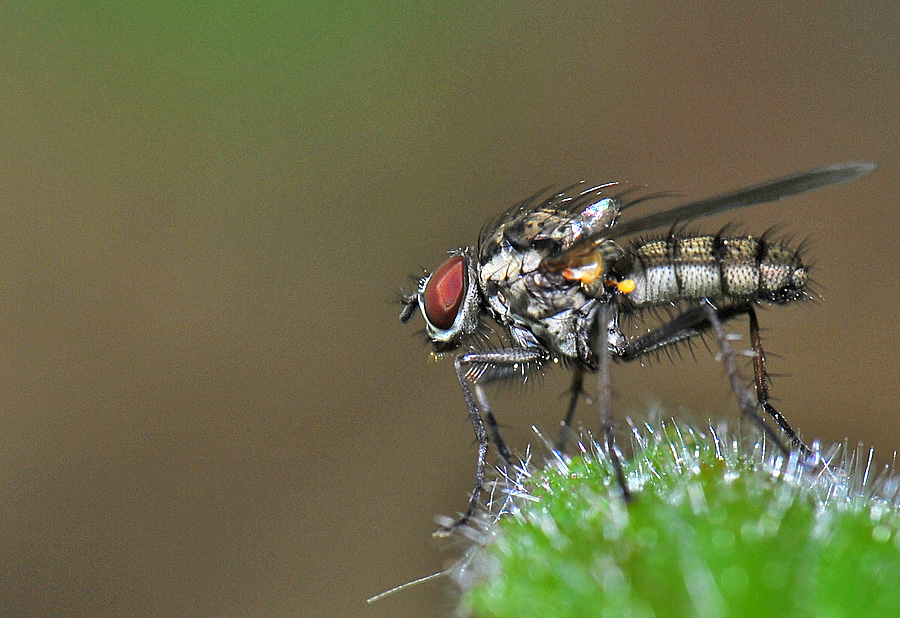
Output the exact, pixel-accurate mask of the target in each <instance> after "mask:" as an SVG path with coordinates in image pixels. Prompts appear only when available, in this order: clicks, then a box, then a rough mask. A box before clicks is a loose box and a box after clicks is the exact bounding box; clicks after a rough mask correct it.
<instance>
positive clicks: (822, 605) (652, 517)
mask: <svg viewBox="0 0 900 618" xmlns="http://www.w3.org/2000/svg"><path fill="white" fill-rule="evenodd" d="M634 442H635V455H634V457H633V458H632V459H631V460H630V461H629V462H628V463H627V469H626V471H627V475H628V482H629V486H630V487H631V488H633V489H634V490H635V497H634V499H633V500H632V501H631V502H629V503H628V504H626V503H625V502H623V500H622V497H621V493H620V491H619V488H618V487H617V485H616V483H615V480H614V476H613V474H612V471H611V468H610V465H609V462H608V460H607V459H606V457H605V456H604V455H603V452H602V449H599V448H597V447H596V446H595V445H594V444H593V443H592V442H590V441H588V446H587V447H584V446H582V449H581V450H582V454H581V455H580V456H577V457H574V458H568V457H562V456H559V455H556V454H554V456H551V457H550V461H549V462H548V464H547V465H546V466H544V467H543V468H542V469H535V468H533V467H532V466H531V465H530V464H527V465H524V466H523V467H522V469H520V470H519V471H518V474H517V475H516V478H515V479H512V480H511V481H509V482H503V481H501V482H500V483H498V484H497V488H498V489H497V491H496V492H495V496H494V499H493V500H492V505H493V509H492V510H493V511H494V512H493V514H485V516H484V517H483V518H482V520H481V525H480V526H479V527H475V528H470V529H469V530H468V536H469V537H470V538H472V539H474V540H475V541H476V543H475V546H474V547H473V548H472V549H471V550H470V551H469V552H468V553H467V555H466V557H465V558H464V559H463V560H461V561H460V563H459V564H458V565H457V567H456V568H455V570H454V573H455V574H456V576H457V580H458V582H459V583H460V586H461V587H462V589H463V591H464V592H463V595H462V605H461V608H460V613H461V614H463V615H475V616H479V617H480V618H500V617H510V618H513V617H514V618H528V617H530V616H539V617H541V618H563V617H569V616H571V617H573V618H574V617H578V618H585V617H586V616H609V617H614V616H629V617H648V618H649V617H656V618H663V617H666V616H679V617H680V616H698V617H716V616H723V617H724V616H741V617H753V616H765V617H766V618H773V617H777V616H827V617H832V616H858V617H863V616H865V617H869V616H900V534H898V528H900V508H898V483H897V480H896V479H895V477H894V476H893V475H892V474H891V473H890V471H889V470H885V471H883V472H882V473H881V474H879V475H877V478H875V475H874V474H872V471H871V470H870V469H869V468H870V466H869V459H868V458H867V457H861V456H860V455H861V451H853V452H849V453H848V451H847V450H846V449H844V450H843V453H842V454H840V455H838V456H837V457H833V456H834V455H835V452H836V451H832V452H831V453H827V454H825V455H823V457H825V459H826V460H827V459H829V458H831V462H830V465H828V466H827V467H823V466H819V467H818V468H811V467H810V466H809V465H805V464H801V462H800V461H799V459H798V458H797V457H796V456H792V457H788V458H785V457H783V456H782V455H781V454H780V453H777V452H773V451H771V450H769V449H766V448H765V446H760V445H759V444H758V443H753V442H751V443H750V444H747V443H745V442H744V441H742V440H740V439H738V438H736V437H733V436H730V435H727V434H725V433H723V432H722V431H719V432H718V433H717V432H715V431H713V430H711V429H709V430H705V431H696V430H694V429H692V428H690V427H687V426H684V425H680V424H676V423H671V424H669V425H668V426H667V425H663V426H662V427H661V428H660V429H658V430H656V431H652V430H650V429H649V428H646V429H645V430H643V431H641V432H635V440H634ZM838 450H840V449H838ZM506 486H511V487H512V490H511V491H508V492H504V491H501V490H500V488H502V487H506ZM501 494H503V495H501ZM499 511H502V512H503V516H502V517H499V518H498V517H497V514H498V512H499ZM494 520H496V521H494ZM488 522H493V523H488Z"/></svg>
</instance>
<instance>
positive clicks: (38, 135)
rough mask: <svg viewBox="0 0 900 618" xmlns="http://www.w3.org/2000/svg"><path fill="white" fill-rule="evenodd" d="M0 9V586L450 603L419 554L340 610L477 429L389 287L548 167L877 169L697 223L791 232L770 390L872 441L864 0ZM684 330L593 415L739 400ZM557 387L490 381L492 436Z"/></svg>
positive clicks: (202, 604) (890, 116) (890, 387)
mask: <svg viewBox="0 0 900 618" xmlns="http://www.w3.org/2000/svg"><path fill="white" fill-rule="evenodd" d="M20 4H21V6H19V7H16V6H14V5H13V6H9V7H6V8H4V9H2V13H0V153H2V154H0V156H2V165H0V174H2V182H0V264H2V265H3V268H2V275H0V342H2V351H3V353H2V354H0V366H2V369H3V371H2V374H0V376H2V377H0V384H2V388H3V393H4V397H3V400H2V408H0V492H2V493H0V495H2V503H3V505H4V508H3V509H2V510H0V573H2V574H3V576H2V582H3V583H2V585H0V615H2V616H76V615H79V616H215V617H222V616H235V617H238V616H341V617H344V616H370V617H372V618H375V617H378V616H424V615H428V616H435V615H442V614H443V613H445V612H446V611H449V607H450V606H449V602H448V601H447V600H446V591H445V587H446V586H447V585H448V584H447V583H446V582H442V583H431V584H426V585H423V586H421V587H418V588H415V589H413V590H410V591H407V592H403V593H401V594H399V595H395V596H393V597H391V598H388V599H386V600H384V601H381V602H380V603H378V604H377V605H374V606H366V605H365V602H364V599H365V598H366V597H367V596H370V595H372V594H375V593H377V592H380V591H381V590H384V589H385V588H388V587H390V586H393V585H395V584H398V583H401V582H404V581H407V580H410V579H413V578H416V577H419V576H422V575H426V574H428V573H431V572H434V571H437V570H439V569H441V568H442V566H443V565H444V564H445V562H446V561H447V560H450V559H451V558H452V557H453V553H452V551H446V545H442V544H440V543H437V542H434V541H433V540H432V539H431V537H430V534H431V532H432V530H433V529H434V523H433V518H434V516H435V515H436V514H438V513H442V514H452V513H454V512H455V511H456V510H457V509H459V508H461V507H462V506H463V505H464V502H465V499H466V495H467V492H468V491H469V488H470V485H471V476H472V472H473V464H474V456H475V452H474V449H473V448H472V433H471V428H470V426H469V425H468V421H467V419H466V414H465V409H464V406H463V402H462V397H461V395H460V393H459V392H458V386H457V385H456V384H455V378H454V375H453V368H452V364H451V363H450V362H449V361H447V362H443V363H439V364H435V363H432V362H429V358H428V350H427V348H425V347H424V346H423V345H422V343H421V341H420V339H419V338H418V337H417V336H415V335H414V334H413V333H414V331H417V330H419V329H420V328H421V317H418V316H417V317H416V319H415V322H414V325H412V326H407V327H403V326H402V325H400V324H399V322H398V320H397V315H398V313H399V307H398V306H396V305H394V304H392V303H391V299H392V298H393V297H394V294H395V292H396V291H397V289H398V288H399V287H400V286H401V285H407V286H408V285H409V283H408V279H407V275H409V274H410V273H415V272H417V270H418V268H419V267H420V266H424V267H427V268H433V267H435V266H436V265H437V264H438V263H439V262H440V261H441V260H442V258H443V256H444V251H446V250H447V249H450V248H454V247H457V246H461V245H466V244H469V243H472V242H473V241H474V239H475V237H476V234H477V232H478V229H479V227H480V225H481V223H482V222H484V221H486V220H487V219H488V218H489V217H490V216H492V215H493V214H495V213H496V212H497V211H498V210H500V209H502V208H505V207H506V206H508V205H509V204H511V203H512V202H514V201H516V200H518V199H520V198H522V197H524V196H526V195H528V194H530V193H531V192H532V191H534V190H536V189H538V188H540V187H543V186H546V185H549V184H553V183H563V182H572V181H574V180H577V179H581V178H585V179H589V180H596V181H604V180H611V179H627V180H631V181H634V182H642V183H647V184H649V185H650V186H651V187H654V188H658V189H679V190H682V191H684V192H686V193H688V194H690V195H692V196H694V197H699V196H704V195H709V194H712V193H716V192H720V191H723V190H728V189H734V188H737V187H741V186H744V185H747V184H751V183H755V182H758V181H761V180H764V179H768V178H771V177H776V176H779V175H784V174H786V173H790V172H796V171H800V170H803V169H806V168H810V167H815V166H818V165H823V164H828V163H833V162H837V161H844V160H854V159H855V160H872V161H876V162H877V163H878V164H879V165H880V169H879V171H878V172H877V173H876V175H874V176H872V177H870V178H868V179H866V180H864V181H861V182H857V183H855V184H853V185H846V186H842V187H837V188H833V189H828V190H825V191H820V192H817V193H814V194H810V195H808V196H803V197H800V198H796V199H793V200H791V201H789V202H786V203H783V204H778V205H771V206H762V207H757V208H754V209H752V210H750V209H748V210H745V211H741V212H738V213H737V214H734V215H732V216H726V217H719V218H716V219H715V220H709V221H704V222H703V224H702V225H700V226H699V228H700V229H703V230H711V231H714V230H716V229H718V227H719V226H721V225H722V224H723V223H726V222H728V221H735V222H737V223H738V224H739V229H741V230H742V231H745V232H755V233H759V232H762V231H764V230H765V229H767V228H769V227H770V226H772V225H773V224H782V225H783V230H784V232H785V233H786V234H796V235H797V236H798V238H800V239H802V238H809V239H811V240H812V241H813V244H812V247H811V248H810V249H809V251H808V254H807V255H808V259H810V260H811V261H812V262H813V263H814V270H813V276H814V278H815V280H816V281H817V282H818V283H819V284H820V286H821V287H822V288H824V291H823V296H824V299H825V300H824V301H823V302H821V303H818V304H813V303H806V304H801V305H800V306H796V307H786V308H775V309H771V310H766V311H764V312H763V313H762V314H761V320H762V322H763V326H764V327H765V328H766V329H767V331H766V334H765V336H766V339H765V341H766V343H767V347H768V350H769V352H770V355H771V356H772V358H771V359H770V365H771V369H772V371H773V372H774V373H782V374H789V375H786V376H782V377H778V378H776V379H775V385H774V394H775V395H776V396H777V397H778V398H779V400H780V406H781V408H782V410H783V412H784V413H785V414H786V415H787V416H788V418H789V419H791V420H792V421H793V422H794V423H795V425H796V426H797V427H799V428H800V429H801V430H802V432H803V433H804V435H805V436H806V437H807V438H810V439H812V438H821V439H822V440H823V441H826V442H831V441H836V440H841V439H843V438H845V437H847V438H849V440H850V441H851V443H853V444H856V443H857V442H862V443H864V444H866V445H874V446H875V447H876V448H877V449H878V451H877V452H878V456H879V458H880V460H882V461H889V460H890V458H891V454H892V452H893V450H894V449H895V448H897V447H898V445H900V413H898V410H897V404H896V399H897V394H898V392H900V369H898V367H897V362H896V356H897V350H898V348H900V333H898V326H897V312H898V309H897V307H898V295H900V280H898V276H897V268H898V261H900V243H898V242H897V235H898V231H900V210H898V208H897V196H898V193H900V139H898V138H900V12H898V9H897V7H896V3H893V2H884V3H878V2H869V3H849V2H831V3H826V4H822V3H811V2H810V3H792V4H791V5H790V6H789V7H788V6H777V7H776V6H774V5H772V6H769V5H768V4H759V5H754V6H752V7H751V6H748V5H747V4H746V3H743V2H734V3H731V5H722V4H721V3H712V2H711V3H708V4H704V3H686V4H685V3H678V4H677V8H674V7H675V6H676V5H673V8H669V9H667V8H658V7H657V6H656V3H633V4H632V5H631V7H630V8H623V7H621V6H605V5H603V4H602V3H581V4H580V5H579V4H575V5H568V6H563V5H554V6H553V7H552V8H551V7H550V6H549V5H547V4H546V3H537V2H533V3H518V4H515V5H512V4H510V5H504V6H500V7H498V6H491V7H488V6H483V5H478V6H473V7H471V8H460V7H449V6H444V5H443V4H440V3H433V4H431V5H413V4H405V5H401V4H395V5H393V6H391V7H388V6H383V5H380V6H377V7H370V6H369V5H368V4H366V3H355V4H353V3H342V4H341V7H340V8H339V7H338V6H332V7H328V6H326V7H320V8H317V9H306V8H298V7H296V6H295V5H296V4H297V3H293V2H269V3H263V4H255V5H253V6H248V5H245V4H244V3H235V6H234V7H227V6H226V7H223V5H222V4H221V3H217V4H213V5H210V6H208V7H200V6H194V5H193V4H191V6H190V7H182V6H180V5H179V6H164V5H158V4H157V5H154V6H151V7H147V6H145V5H144V3H132V4H131V5H129V4H128V3H123V4H120V5H117V6H116V7H114V8H105V7H103V6H102V5H97V4H96V3H84V4H83V5H82V6H78V5H69V8H67V9H65V10H62V9H52V10H51V9H43V8H40V7H35V6H33V5H32V4H31V3H20ZM185 4H188V3H185ZM334 4H335V5H336V4H337V3H334ZM26 6H29V7H30V8H25V7H26ZM731 328H732V330H733V331H736V332H740V333H742V334H743V333H745V331H746V326H745V324H743V323H739V324H737V323H736V324H734V325H733V326H732V327H731ZM699 350H700V352H698V360H697V361H693V360H690V359H688V360H686V361H684V362H681V363H669V362H660V363H651V364H650V365H649V366H648V367H640V366H637V365H635V366H617V367H615V371H614V375H613V380H614V385H615V390H616V395H615V405H616V411H617V414H618V415H619V418H620V419H622V418H624V417H625V415H631V416H633V417H634V418H635V419H636V420H638V421H642V420H645V419H646V417H647V408H648V406H650V405H656V404H659V405H661V406H662V407H663V408H664V413H665V414H674V415H678V416H679V417H685V418H691V419H695V420H697V421H698V422H700V423H703V422H705V420H706V419H707V418H713V419H720V418H736V412H735V406H734V403H733V400H732V398H731V396H730V394H729V391H728V386H727V383H726V380H725V379H724V377H723V374H722V369H721V366H720V365H718V364H716V363H715V362H714V361H712V360H711V359H710V358H709V357H708V355H707V354H706V353H705V350H703V348H702V347H701V348H699ZM566 380H567V376H566V375H565V373H564V372H555V373H550V374H548V375H547V376H546V378H545V379H544V380H543V383H542V385H541V387H540V388H535V387H528V388H499V389H498V388H495V389H492V391H491V395H492V400H493V403H494V405H495V408H496V412H497V414H498V416H499V417H500V419H501V422H503V423H504V424H505V425H506V427H507V429H506V431H507V434H508V437H509V439H510V442H511V443H512V444H513V445H514V446H515V447H516V448H518V449H520V450H522V449H524V448H525V446H526V445H527V444H528V443H529V442H533V441H534V438H533V435H532V433H531V431H530V429H529V426H530V425H531V424H537V425H538V426H539V427H542V428H543V429H545V430H547V431H551V432H552V431H553V428H554V427H555V424H556V423H557V422H558V420H559V416H560V414H561V411H562V409H563V406H564V401H563V399H562V398H561V397H560V396H559V395H560V393H562V391H563V390H564V389H565V386H566V383H567V382H566ZM580 419H581V420H582V421H584V422H585V423H586V424H587V425H588V426H589V427H590V426H593V423H594V422H595V419H594V418H593V416H592V415H591V410H590V409H589V408H587V407H584V408H582V411H581V414H580Z"/></svg>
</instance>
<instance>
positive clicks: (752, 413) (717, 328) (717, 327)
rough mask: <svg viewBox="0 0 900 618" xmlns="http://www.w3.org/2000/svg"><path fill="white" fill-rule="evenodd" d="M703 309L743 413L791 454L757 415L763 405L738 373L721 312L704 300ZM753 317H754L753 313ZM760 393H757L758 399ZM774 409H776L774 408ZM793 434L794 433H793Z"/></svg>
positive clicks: (750, 309)
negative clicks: (754, 396)
mask: <svg viewBox="0 0 900 618" xmlns="http://www.w3.org/2000/svg"><path fill="white" fill-rule="evenodd" d="M701 307H702V309H703V311H704V313H705V314H706V319H707V320H708V323H709V327H710V328H711V329H712V331H713V334H714V335H715V337H716V341H718V343H719V351H720V352H721V354H722V362H723V363H724V364H725V372H726V373H727V374H728V379H729V380H730V381H731V389H732V390H733V391H734V394H735V396H736V397H737V399H738V405H739V406H740V408H741V412H742V413H743V414H744V415H745V416H747V417H748V418H750V419H751V420H753V422H754V423H756V424H757V425H758V426H759V428H760V429H762V431H763V433H765V434H766V436H767V437H768V438H769V439H770V440H771V441H772V442H773V443H774V444H775V445H776V446H777V447H778V448H779V449H780V450H781V451H782V452H783V453H785V454H787V453H789V452H790V451H789V450H788V448H787V446H785V445H784V443H783V442H782V441H781V439H780V438H779V437H778V435H776V434H775V432H774V431H773V430H772V428H771V427H769V425H767V424H766V422H765V421H764V420H763V418H762V417H761V416H760V415H759V413H757V411H756V409H757V403H761V402H759V401H754V399H753V395H751V394H750V391H749V389H748V388H747V387H746V386H745V384H744V380H743V379H742V378H741V375H740V372H739V371H738V366H737V361H735V359H734V350H732V348H731V344H730V343H729V341H728V336H727V335H726V334H725V328H724V327H723V326H722V321H721V320H720V319H719V310H718V309H716V307H715V305H713V303H712V302H711V301H709V300H704V301H703V302H702V304H701ZM741 309H745V310H746V311H748V312H752V311H753V309H752V307H750V306H749V305H746V306H744V307H742V308H741ZM751 315H753V314H752V313H751ZM758 396H759V393H758V392H757V397H758ZM773 409H774V408H773ZM791 433H793V431H792V432H791Z"/></svg>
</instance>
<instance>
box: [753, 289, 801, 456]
mask: <svg viewBox="0 0 900 618" xmlns="http://www.w3.org/2000/svg"><path fill="white" fill-rule="evenodd" d="M747 314H748V315H749V316H750V345H751V346H752V347H753V352H754V355H753V378H754V382H755V383H756V399H757V401H758V402H759V406H760V407H761V408H762V409H763V411H764V412H765V413H766V414H768V415H769V416H770V417H771V418H772V420H773V421H775V423H776V424H777V425H778V426H779V427H781V430H782V431H783V432H784V433H785V434H787V437H788V438H790V440H791V444H793V445H794V446H795V447H797V450H799V451H800V453H802V454H803V455H810V454H811V453H812V451H810V449H809V447H808V446H806V445H805V444H804V443H803V441H802V440H800V438H799V437H798V436H797V433H796V432H795V431H794V429H793V427H791V425H790V424H789V423H788V422H787V419H786V418H784V416H783V415H782V414H781V412H779V411H778V410H776V409H775V406H773V405H772V404H771V403H769V374H768V373H766V353H765V352H764V351H763V347H762V340H761V339H760V336H759V322H758V321H757V319H756V311H755V310H754V309H753V307H752V306H750V305H748V306H747Z"/></svg>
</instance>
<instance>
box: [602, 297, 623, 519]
mask: <svg viewBox="0 0 900 618" xmlns="http://www.w3.org/2000/svg"><path fill="white" fill-rule="evenodd" d="M610 319H611V312H610V307H609V305H607V304H605V303H604V304H601V305H600V308H599V309H598V311H597V324H598V328H597V332H598V333H599V335H598V338H599V341H598V343H597V360H598V363H597V382H598V384H597V387H598V392H597V402H598V404H599V406H600V423H601V426H602V427H603V435H604V438H605V441H606V454H607V456H608V457H609V460H610V462H611V463H612V465H613V471H614V472H615V474H616V481H617V482H618V483H619V487H620V488H621V490H622V498H624V499H625V501H626V502H627V501H628V500H630V499H631V491H630V490H629V489H628V483H627V482H626V481H625V472H624V471H623V470H622V462H621V461H620V460H619V450H618V447H617V446H616V433H615V427H614V426H613V412H612V396H611V394H610V379H609V366H610V364H611V363H610V355H609V346H608V344H607V334H608V333H609V323H610Z"/></svg>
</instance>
